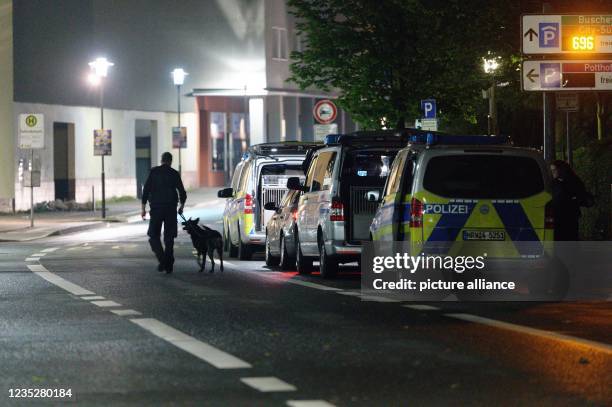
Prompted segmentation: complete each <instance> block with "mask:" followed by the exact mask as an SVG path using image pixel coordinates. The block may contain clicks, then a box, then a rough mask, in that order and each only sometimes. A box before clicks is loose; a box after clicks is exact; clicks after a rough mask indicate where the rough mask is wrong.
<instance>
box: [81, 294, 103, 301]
mask: <svg viewBox="0 0 612 407" xmlns="http://www.w3.org/2000/svg"><path fill="white" fill-rule="evenodd" d="M81 299H82V300H87V301H92V300H104V299H105V298H104V297H102V296H101V295H87V296H85V297H81Z"/></svg>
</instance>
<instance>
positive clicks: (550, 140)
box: [542, 92, 555, 163]
mask: <svg viewBox="0 0 612 407" xmlns="http://www.w3.org/2000/svg"><path fill="white" fill-rule="evenodd" d="M552 96H553V95H552V93H551V92H544V93H542V105H543V109H542V111H543V114H544V160H545V161H546V162H548V163H550V162H552V161H554V159H555V133H554V131H555V128H554V117H553V106H552V103H553V97H552Z"/></svg>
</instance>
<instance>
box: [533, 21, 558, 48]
mask: <svg viewBox="0 0 612 407" xmlns="http://www.w3.org/2000/svg"><path fill="white" fill-rule="evenodd" d="M538 28H539V35H538V38H539V41H540V47H541V48H557V47H559V23H540V24H539V27H538Z"/></svg>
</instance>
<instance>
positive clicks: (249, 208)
mask: <svg viewBox="0 0 612 407" xmlns="http://www.w3.org/2000/svg"><path fill="white" fill-rule="evenodd" d="M244 213H245V214H249V213H253V197H252V196H251V194H246V195H245V196H244Z"/></svg>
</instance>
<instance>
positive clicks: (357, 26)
mask: <svg viewBox="0 0 612 407" xmlns="http://www.w3.org/2000/svg"><path fill="white" fill-rule="evenodd" d="M500 3H503V5H497V2H491V1H489V0H382V1H381V0H378V1H376V0H353V1H347V0H289V5H290V7H291V8H292V13H293V14H294V16H295V17H296V21H297V24H296V25H297V29H298V32H299V33H300V34H302V35H303V36H304V37H305V38H307V41H306V44H305V47H304V49H303V50H302V51H301V52H293V53H292V58H293V60H294V62H293V63H292V65H291V69H292V77H291V79H290V80H292V81H294V82H296V83H297V84H298V85H299V86H300V87H301V88H303V89H305V88H308V87H311V86H312V87H317V88H319V89H322V90H326V91H332V90H337V91H338V92H339V98H338V104H339V105H340V106H341V107H342V108H344V109H345V110H346V111H348V112H349V113H350V114H351V116H352V117H353V119H354V120H356V121H357V122H359V123H360V124H361V125H362V126H363V127H364V128H380V127H383V126H384V127H394V126H398V127H403V126H404V124H405V123H408V121H409V120H414V119H415V118H417V117H420V116H421V113H420V100H421V99H426V98H435V99H436V100H437V101H438V109H439V117H440V119H441V120H442V121H443V122H444V123H447V124H449V123H453V126H454V127H461V125H460V124H463V125H466V126H469V125H473V124H475V123H476V117H477V111H478V109H480V108H481V107H482V106H483V105H484V103H483V100H482V96H481V89H485V88H487V87H488V86H489V84H490V81H491V78H487V77H486V75H485V74H484V72H483V70H482V57H484V56H485V55H487V54H488V53H489V52H490V51H494V54H495V55H499V56H501V57H502V60H505V61H508V62H510V61H512V59H511V58H510V55H512V54H517V51H518V29H516V30H515V29H514V28H513V27H512V28H511V26H510V25H509V24H508V23H507V21H508V20H510V19H516V22H515V25H517V23H518V21H519V20H518V18H519V17H518V16H519V11H518V6H516V5H513V4H508V2H500ZM510 3H512V2H510ZM512 35H514V36H516V37H517V38H515V39H513V40H510V39H509V38H510V37H511V36H512ZM514 60H516V58H514ZM502 68H503V70H502V72H501V73H500V74H499V75H498V79H503V78H506V77H508V78H513V77H516V76H517V75H516V73H511V72H512V69H513V68H514V66H513V65H512V64H510V63H507V64H505V65H504V66H503V67H502ZM512 80H514V81H515V79H512Z"/></svg>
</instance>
